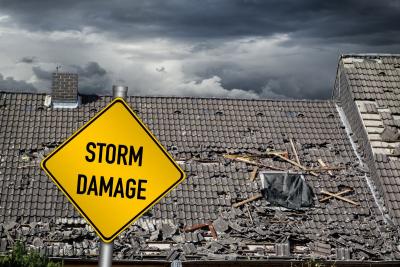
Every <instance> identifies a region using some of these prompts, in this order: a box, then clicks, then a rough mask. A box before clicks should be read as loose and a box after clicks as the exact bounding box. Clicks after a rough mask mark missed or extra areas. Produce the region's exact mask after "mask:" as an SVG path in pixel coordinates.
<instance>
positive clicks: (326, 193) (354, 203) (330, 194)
mask: <svg viewBox="0 0 400 267" xmlns="http://www.w3.org/2000/svg"><path fill="white" fill-rule="evenodd" d="M321 193H322V194H325V195H329V196H332V197H334V198H337V199H340V200H342V201H345V202H348V203H350V204H353V205H355V206H359V205H360V203H358V202H354V201H353V200H350V199H348V198H345V197H341V196H339V195H336V194H334V193H331V192H328V191H325V190H323V189H322V190H321Z"/></svg>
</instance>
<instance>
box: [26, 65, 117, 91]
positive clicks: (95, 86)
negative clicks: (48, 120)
mask: <svg viewBox="0 0 400 267" xmlns="http://www.w3.org/2000/svg"><path fill="white" fill-rule="evenodd" d="M32 71H33V73H34V74H35V76H36V77H37V78H38V79H40V80H43V81H47V82H48V84H49V85H50V83H51V79H52V73H53V72H54V71H55V70H50V71H49V70H45V69H43V68H42V67H40V66H34V67H32ZM61 71H67V72H73V73H77V74H78V75H79V92H80V93H82V94H95V93H96V94H100V95H101V94H104V93H106V92H108V91H110V88H111V78H110V77H109V76H108V73H107V71H106V70H105V69H104V68H102V67H101V66H100V65H99V64H98V63H97V62H88V63H87V64H86V65H84V66H78V65H71V66H61Z"/></svg>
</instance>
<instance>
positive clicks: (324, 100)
mask: <svg viewBox="0 0 400 267" xmlns="http://www.w3.org/2000/svg"><path fill="white" fill-rule="evenodd" d="M1 93H6V94H23V95H49V93H46V92H43V93H41V92H15V91H5V90H0V94H1ZM78 95H80V96H98V97H113V96H112V95H111V94H109V95H108V94H107V95H106V94H104V95H95V94H82V93H78ZM131 97H137V98H153V99H154V98H173V99H215V100H244V101H271V102H272V101H274V102H288V101H290V102H312V103H326V102H329V103H332V102H334V101H333V100H332V99H330V98H327V99H292V98H287V99H284V98H283V99H274V98H233V97H232V98H230V97H204V96H203V97H198V96H166V95H128V98H131Z"/></svg>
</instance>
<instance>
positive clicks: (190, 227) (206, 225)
mask: <svg viewBox="0 0 400 267" xmlns="http://www.w3.org/2000/svg"><path fill="white" fill-rule="evenodd" d="M208 225H209V224H208V223H200V224H194V225H192V226H187V227H185V228H183V231H184V232H193V231H196V230H198V229H201V228H204V227H208Z"/></svg>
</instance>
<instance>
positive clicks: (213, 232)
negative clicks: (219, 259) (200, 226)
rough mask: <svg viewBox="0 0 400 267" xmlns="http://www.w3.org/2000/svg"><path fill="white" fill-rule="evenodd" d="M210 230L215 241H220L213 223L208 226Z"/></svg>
mask: <svg viewBox="0 0 400 267" xmlns="http://www.w3.org/2000/svg"><path fill="white" fill-rule="evenodd" d="M208 229H209V230H210V232H211V236H212V237H213V239H215V240H216V239H218V236H217V231H215V228H214V225H213V224H212V223H209V224H208Z"/></svg>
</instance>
